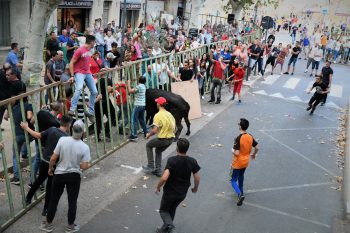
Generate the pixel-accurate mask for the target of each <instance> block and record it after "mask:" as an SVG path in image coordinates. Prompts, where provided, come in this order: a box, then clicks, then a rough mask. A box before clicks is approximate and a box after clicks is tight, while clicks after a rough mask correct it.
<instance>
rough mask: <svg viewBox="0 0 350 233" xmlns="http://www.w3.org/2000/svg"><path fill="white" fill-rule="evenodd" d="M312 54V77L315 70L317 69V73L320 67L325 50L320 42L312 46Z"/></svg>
mask: <svg viewBox="0 0 350 233" xmlns="http://www.w3.org/2000/svg"><path fill="white" fill-rule="evenodd" d="M310 53H311V52H310ZM312 55H313V60H312V69H311V74H310V77H312V75H313V72H314V70H316V71H315V75H317V71H318V67H319V65H320V61H321V60H322V57H323V50H322V49H321V46H320V45H319V44H318V43H316V44H315V46H314V47H313V48H312Z"/></svg>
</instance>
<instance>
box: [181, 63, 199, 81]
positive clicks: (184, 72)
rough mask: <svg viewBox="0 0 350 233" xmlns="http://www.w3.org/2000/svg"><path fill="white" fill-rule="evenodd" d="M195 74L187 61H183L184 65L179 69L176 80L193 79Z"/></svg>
mask: <svg viewBox="0 0 350 233" xmlns="http://www.w3.org/2000/svg"><path fill="white" fill-rule="evenodd" d="M194 78H195V74H194V72H193V70H192V69H190V64H189V62H188V61H185V62H184V66H183V67H182V68H180V69H179V74H178V77H177V80H178V81H180V80H181V81H193V80H194Z"/></svg>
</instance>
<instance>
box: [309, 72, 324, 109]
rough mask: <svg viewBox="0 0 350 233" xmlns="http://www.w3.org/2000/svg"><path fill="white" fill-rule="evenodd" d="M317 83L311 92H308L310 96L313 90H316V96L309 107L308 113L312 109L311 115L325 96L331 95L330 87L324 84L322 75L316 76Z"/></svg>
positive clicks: (312, 98)
mask: <svg viewBox="0 0 350 233" xmlns="http://www.w3.org/2000/svg"><path fill="white" fill-rule="evenodd" d="M315 77H316V81H315V83H314V84H313V85H312V87H311V88H310V90H309V91H308V92H307V93H308V94H310V93H311V91H312V89H314V88H315V89H316V92H315V94H314V95H313V96H312V97H311V99H310V101H309V106H308V107H307V109H306V111H309V110H310V109H311V112H310V115H312V114H313V113H314V111H315V109H316V107H317V105H318V104H319V103H320V102H321V101H322V100H323V99H324V96H325V95H326V94H327V93H329V89H328V85H327V84H325V83H323V82H322V79H321V78H322V77H321V76H320V75H315Z"/></svg>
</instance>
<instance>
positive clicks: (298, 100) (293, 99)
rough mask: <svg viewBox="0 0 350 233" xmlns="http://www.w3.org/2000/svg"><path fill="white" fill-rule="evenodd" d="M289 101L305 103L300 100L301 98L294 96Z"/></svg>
mask: <svg viewBox="0 0 350 233" xmlns="http://www.w3.org/2000/svg"><path fill="white" fill-rule="evenodd" d="M287 100H292V101H296V102H304V101H303V100H302V99H300V98H299V96H296V95H295V96H292V97H289V98H287Z"/></svg>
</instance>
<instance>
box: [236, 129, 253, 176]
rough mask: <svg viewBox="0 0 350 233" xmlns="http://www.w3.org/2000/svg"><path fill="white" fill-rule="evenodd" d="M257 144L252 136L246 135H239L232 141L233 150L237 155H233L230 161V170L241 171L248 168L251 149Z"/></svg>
mask: <svg viewBox="0 0 350 233" xmlns="http://www.w3.org/2000/svg"><path fill="white" fill-rule="evenodd" d="M257 145H258V143H257V142H256V141H255V139H254V138H253V136H251V135H250V134H248V133H243V134H240V135H239V136H238V137H237V138H236V139H235V141H234V145H233V150H239V155H235V156H234V158H233V161H232V164H231V166H232V168H234V169H242V168H246V167H248V164H249V160H250V152H251V151H252V147H256V146H257Z"/></svg>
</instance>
